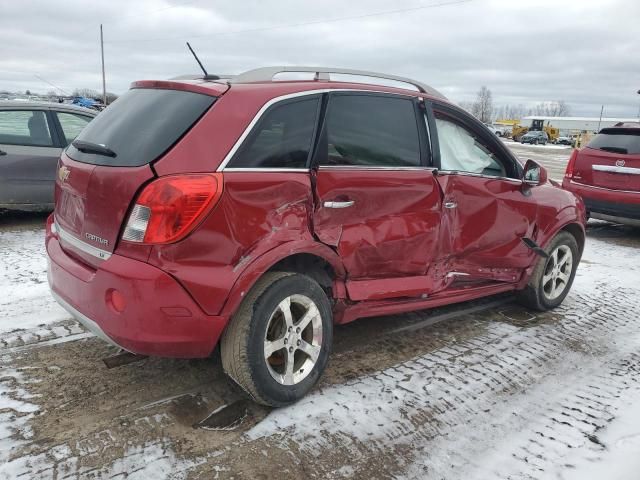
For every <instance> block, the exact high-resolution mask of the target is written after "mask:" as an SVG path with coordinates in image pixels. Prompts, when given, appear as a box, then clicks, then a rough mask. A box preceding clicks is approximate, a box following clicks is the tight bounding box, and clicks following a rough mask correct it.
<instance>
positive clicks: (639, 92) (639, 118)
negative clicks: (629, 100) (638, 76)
mask: <svg viewBox="0 0 640 480" xmlns="http://www.w3.org/2000/svg"><path fill="white" fill-rule="evenodd" d="M638 95H640V90H638ZM638 120H640V107H638Z"/></svg>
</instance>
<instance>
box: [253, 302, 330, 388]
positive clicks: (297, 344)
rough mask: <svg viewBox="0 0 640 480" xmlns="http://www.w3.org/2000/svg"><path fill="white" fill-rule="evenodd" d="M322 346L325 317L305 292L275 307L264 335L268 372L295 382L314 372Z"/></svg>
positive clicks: (283, 382)
mask: <svg viewBox="0 0 640 480" xmlns="http://www.w3.org/2000/svg"><path fill="white" fill-rule="evenodd" d="M321 348H322V318H321V316H320V311H319V310H318V307H317V306H316V304H315V303H314V302H313V300H311V299H310V298H309V297H306V296H304V295H298V294H296V295H291V296H289V297H287V298H285V299H284V300H282V301H281V302H280V303H279V304H278V306H277V307H276V308H275V310H274V311H273V313H272V314H271V317H270V318H269V322H268V324H267V331H266V333H265V338H264V359H265V361H266V363H267V368H268V369H269V373H270V374H271V376H272V377H273V378H274V380H275V381H276V382H278V383H280V384H281V385H295V384H297V383H300V382H301V381H302V380H304V379H305V378H306V377H307V375H309V374H310V373H311V370H313V367H314V366H315V364H316V362H317V361H318V357H319V356H320V349H321Z"/></svg>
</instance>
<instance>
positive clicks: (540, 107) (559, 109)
mask: <svg viewBox="0 0 640 480" xmlns="http://www.w3.org/2000/svg"><path fill="white" fill-rule="evenodd" d="M570 114H571V109H570V108H569V105H567V102H565V101H564V100H558V101H557V102H556V101H550V102H542V103H539V104H537V105H536V106H535V107H533V108H532V109H530V110H529V115H540V116H545V117H562V116H567V115H570Z"/></svg>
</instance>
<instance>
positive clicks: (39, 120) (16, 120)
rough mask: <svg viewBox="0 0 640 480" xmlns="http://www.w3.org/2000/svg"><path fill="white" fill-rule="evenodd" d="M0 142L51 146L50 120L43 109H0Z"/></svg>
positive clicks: (30, 145)
mask: <svg viewBox="0 0 640 480" xmlns="http://www.w3.org/2000/svg"><path fill="white" fill-rule="evenodd" d="M0 143H3V144H5V145H25V146H29V147H51V146H53V140H52V138H51V131H50V130H49V122H48V120H47V116H46V115H45V112H44V111H42V110H3V111H0Z"/></svg>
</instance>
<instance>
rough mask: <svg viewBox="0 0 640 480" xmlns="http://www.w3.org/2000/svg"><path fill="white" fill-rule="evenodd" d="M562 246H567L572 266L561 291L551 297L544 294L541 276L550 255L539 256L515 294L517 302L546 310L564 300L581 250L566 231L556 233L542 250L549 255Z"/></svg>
mask: <svg viewBox="0 0 640 480" xmlns="http://www.w3.org/2000/svg"><path fill="white" fill-rule="evenodd" d="M562 246H566V247H568V248H569V250H571V254H572V266H571V273H570V275H569V281H568V282H566V286H565V288H564V290H563V291H562V293H561V294H560V295H559V296H558V297H556V298H553V299H550V298H548V296H547V295H546V294H545V290H544V285H543V276H544V274H545V271H546V270H547V268H549V264H550V262H551V261H552V260H551V257H549V258H543V257H539V260H538V264H537V265H536V268H535V269H534V271H533V274H532V275H531V278H530V279H529V283H528V284H527V286H526V287H525V288H524V289H523V290H521V291H519V292H518V294H517V300H518V302H519V303H521V304H522V305H524V306H525V307H529V308H531V309H534V310H539V311H546V310H550V309H552V308H555V307H557V306H558V305H560V304H561V303H562V302H563V301H564V299H565V297H566V296H567V294H568V293H569V291H570V290H571V285H572V284H573V279H574V277H575V275H576V270H577V268H578V263H579V262H580V253H581V252H580V249H579V248H578V242H577V241H576V239H575V237H574V236H573V235H571V234H570V233H568V232H560V233H558V234H557V235H556V236H555V237H554V238H553V240H552V241H551V242H550V243H549V245H548V246H547V247H546V248H545V249H544V251H545V252H546V253H547V254H548V255H551V253H552V252H553V251H554V250H556V249H557V248H559V247H562Z"/></svg>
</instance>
